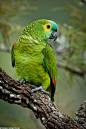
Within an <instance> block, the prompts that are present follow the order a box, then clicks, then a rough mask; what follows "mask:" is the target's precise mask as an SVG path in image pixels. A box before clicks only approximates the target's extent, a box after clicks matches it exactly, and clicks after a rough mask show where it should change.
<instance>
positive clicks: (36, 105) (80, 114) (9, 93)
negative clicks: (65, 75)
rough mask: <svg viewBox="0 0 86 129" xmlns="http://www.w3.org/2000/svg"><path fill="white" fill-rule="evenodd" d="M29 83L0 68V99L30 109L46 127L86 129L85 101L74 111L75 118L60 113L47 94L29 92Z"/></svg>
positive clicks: (53, 128) (51, 128)
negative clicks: (22, 82) (20, 83)
mask: <svg viewBox="0 0 86 129" xmlns="http://www.w3.org/2000/svg"><path fill="white" fill-rule="evenodd" d="M30 91H31V85H30V84H22V85H19V82H18V81H16V80H14V79H12V78H11V77H10V76H9V75H7V74H6V73H5V72H4V71H3V70H2V69H1V68H0V99H3V100H5V101H7V102H8V103H11V104H18V105H20V106H22V107H25V108H29V109H31V110H32V111H33V112H34V114H35V116H36V118H39V119H40V120H41V122H42V124H43V125H44V126H45V128H46V129H86V102H84V103H83V104H82V105H81V106H80V108H79V110H78V111H77V113H76V117H75V120H73V119H72V118H70V117H69V116H67V115H65V114H61V113H60V112H59V110H58V108H57V107H56V105H55V104H54V103H53V102H52V101H51V99H50V98H49V96H48V95H47V94H44V93H43V92H41V91H37V92H35V93H33V94H32V95H31V94H30Z"/></svg>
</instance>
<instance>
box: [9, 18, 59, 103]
mask: <svg viewBox="0 0 86 129" xmlns="http://www.w3.org/2000/svg"><path fill="white" fill-rule="evenodd" d="M48 24H49V25H50V26H51V28H50V30H49V26H48V29H47V27H46V25H48ZM56 29H58V26H57V25H56V23H55V22H53V21H50V20H45V19H43V20H38V21H35V22H33V23H31V25H29V26H27V27H26V28H25V29H24V30H23V31H22V34H21V36H20V37H19V39H18V40H17V41H16V42H15V43H14V45H13V47H12V52H11V55H12V56H11V57H12V66H13V67H14V66H15V68H16V71H17V75H18V78H19V79H22V78H24V79H25V81H26V82H29V83H30V84H33V85H36V86H40V85H42V86H43V89H44V90H47V91H49V92H50V97H51V99H52V101H54V92H55V85H56V78H57V66H56V58H55V53H54V51H53V49H52V47H51V45H50V44H49V43H48V42H47V39H49V37H50V36H51V33H52V32H53V31H54V30H56Z"/></svg>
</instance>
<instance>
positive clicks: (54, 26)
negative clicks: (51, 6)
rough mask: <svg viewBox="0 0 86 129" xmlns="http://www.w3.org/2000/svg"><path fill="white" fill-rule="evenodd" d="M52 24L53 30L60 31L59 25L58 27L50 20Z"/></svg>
mask: <svg viewBox="0 0 86 129" xmlns="http://www.w3.org/2000/svg"><path fill="white" fill-rule="evenodd" d="M50 22H51V24H52V28H53V29H58V28H59V27H58V25H57V24H56V23H55V22H54V21H51V20H50Z"/></svg>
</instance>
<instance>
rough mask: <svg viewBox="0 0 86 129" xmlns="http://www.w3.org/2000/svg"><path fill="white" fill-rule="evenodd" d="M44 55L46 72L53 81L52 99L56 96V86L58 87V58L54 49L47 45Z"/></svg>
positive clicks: (43, 51)
mask: <svg viewBox="0 0 86 129" xmlns="http://www.w3.org/2000/svg"><path fill="white" fill-rule="evenodd" d="M42 54H43V62H44V66H45V69H46V71H47V72H48V74H49V76H50V80H51V88H52V91H51V97H52V95H53V96H54V92H55V86H56V78H57V66H56V58H55V53H54V50H53V49H52V47H51V46H50V45H49V44H46V46H45V48H44V49H43V50H42Z"/></svg>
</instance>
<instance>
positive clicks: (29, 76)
mask: <svg viewBox="0 0 86 129" xmlns="http://www.w3.org/2000/svg"><path fill="white" fill-rule="evenodd" d="M15 67H16V71H17V74H18V78H19V79H21V78H24V79H25V80H26V81H27V82H29V83H31V84H35V85H40V84H41V82H43V81H44V80H45V79H46V75H47V73H46V70H45V68H44V65H43V56H42V55H36V56H30V55H29V56H28V57H27V56H19V57H18V56H17V58H16V60H15Z"/></svg>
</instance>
